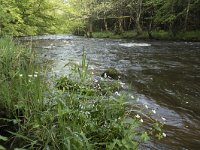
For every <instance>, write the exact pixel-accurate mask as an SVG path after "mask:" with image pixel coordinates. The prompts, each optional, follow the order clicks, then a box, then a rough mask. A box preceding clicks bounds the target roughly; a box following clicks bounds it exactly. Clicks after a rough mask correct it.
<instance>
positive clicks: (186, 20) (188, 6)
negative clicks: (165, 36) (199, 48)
mask: <svg viewBox="0 0 200 150" xmlns="http://www.w3.org/2000/svg"><path fill="white" fill-rule="evenodd" d="M189 11H190V0H188V5H187V9H186V14H185V22H184V31H186V30H187V22H188V15H189Z"/></svg>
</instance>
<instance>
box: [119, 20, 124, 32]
mask: <svg viewBox="0 0 200 150" xmlns="http://www.w3.org/2000/svg"><path fill="white" fill-rule="evenodd" d="M118 23H119V32H120V33H121V32H123V31H124V28H123V18H119V19H118Z"/></svg>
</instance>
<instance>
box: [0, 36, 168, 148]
mask: <svg viewBox="0 0 200 150" xmlns="http://www.w3.org/2000/svg"><path fill="white" fill-rule="evenodd" d="M0 51H1V53H0V60H1V61H0V82H1V84H0V89H1V91H0V99H1V101H0V110H1V111H0V149H3V150H5V149H6V148H7V149H14V148H23V149H24V148H25V149H63V150H64V149H86V150H90V149H108V150H109V149H132V148H134V149H137V148H138V147H139V145H140V144H141V143H143V142H145V141H147V140H149V137H153V136H156V137H157V138H159V139H160V138H162V137H165V136H166V135H165V133H162V130H161V128H160V125H161V124H160V123H159V122H154V121H152V128H151V129H149V130H147V129H144V128H143V127H142V123H143V121H145V120H146V119H148V117H146V116H145V115H144V116H143V113H142V112H141V111H140V109H138V108H137V109H138V110H137V109H136V108H134V106H133V108H132V109H131V110H130V109H126V108H127V105H128V103H127V101H125V95H123V94H120V91H119V90H120V86H121V84H122V83H121V82H120V83H121V84H120V83H119V81H118V80H116V81H115V80H110V79H108V78H107V79H106V78H105V79H102V81H99V80H97V79H94V80H93V79H92V78H91V77H92V73H91V72H90V71H89V70H88V64H87V61H86V55H85V53H84V52H83V54H82V62H81V65H77V64H72V66H69V67H70V68H72V70H71V71H72V72H71V74H70V75H69V76H61V77H54V76H53V77H52V81H51V83H50V84H49V83H47V80H46V78H45V72H44V70H41V69H42V68H41V66H40V65H41V64H40V65H38V63H37V61H36V60H37V59H36V56H35V55H34V54H35V53H34V50H32V49H26V48H24V47H23V46H21V45H20V44H19V43H18V44H15V43H14V42H13V41H12V40H11V39H10V38H5V39H0ZM110 82H112V83H114V84H112V85H115V86H114V87H113V86H112V87H111V84H107V83H110ZM50 85H51V86H50ZM52 86H53V87H52ZM126 98H127V96H126ZM129 98H130V99H132V101H134V96H130V97H129ZM133 112H136V113H137V114H135V113H133ZM143 119H144V120H143ZM138 129H139V130H138ZM5 147H6V148H5Z"/></svg>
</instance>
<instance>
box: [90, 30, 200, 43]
mask: <svg viewBox="0 0 200 150" xmlns="http://www.w3.org/2000/svg"><path fill="white" fill-rule="evenodd" d="M151 36H152V37H151V38H149V34H148V32H147V31H145V32H143V33H142V35H139V36H138V35H137V33H136V32H135V31H124V32H122V33H121V34H115V33H114V32H111V31H107V32H106V31H103V32H94V33H93V37H94V38H111V39H143V40H144V39H152V40H167V41H171V40H173V41H191V42H197V41H200V31H199V30H197V31H187V32H178V33H177V34H176V35H175V36H174V35H172V33H170V32H167V31H152V32H151Z"/></svg>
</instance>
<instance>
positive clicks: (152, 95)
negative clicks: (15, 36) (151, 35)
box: [24, 35, 200, 150]
mask: <svg viewBox="0 0 200 150" xmlns="http://www.w3.org/2000/svg"><path fill="white" fill-rule="evenodd" d="M24 40H27V41H29V42H31V45H32V46H33V48H34V49H35V50H36V52H37V54H38V57H39V58H40V60H42V62H43V63H45V62H48V63H49V62H50V63H51V68H52V71H53V72H54V73H56V74H59V75H61V74H66V73H67V72H68V70H67V68H66V67H64V66H65V64H67V63H69V62H71V61H73V62H75V63H81V56H82V50H83V48H84V49H85V51H86V54H87V59H88V60H89V63H90V67H91V70H93V72H94V73H95V74H96V75H99V74H100V73H102V72H103V71H104V70H105V69H106V68H108V67H114V68H116V69H117V70H119V71H120V72H122V73H124V74H125V75H126V79H125V81H124V82H126V83H127V84H131V87H132V89H131V90H130V91H129V92H130V93H132V94H135V95H137V97H138V98H139V103H140V104H141V105H143V106H148V110H149V111H151V110H152V109H153V110H156V115H154V116H153V118H154V119H156V120H158V121H163V119H162V118H161V117H163V118H165V119H166V121H165V125H164V132H165V133H166V134H167V137H166V138H164V139H162V140H161V141H150V142H149V143H147V144H145V145H144V147H142V148H141V149H180V150H185V149H192V150H193V149H200V43H199V42H196V43H192V42H171V41H170V42H166V41H134V40H112V39H87V38H83V37H76V36H69V35H47V36H36V37H27V38H24Z"/></svg>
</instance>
